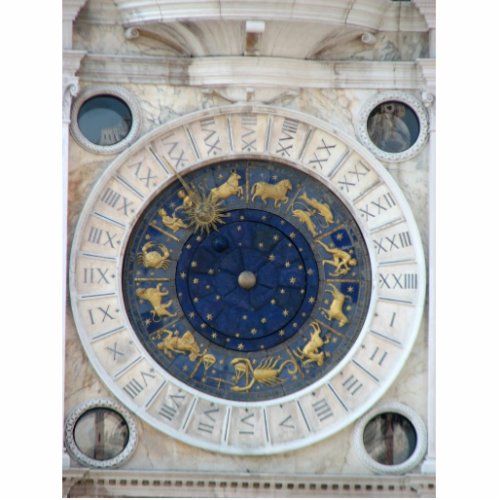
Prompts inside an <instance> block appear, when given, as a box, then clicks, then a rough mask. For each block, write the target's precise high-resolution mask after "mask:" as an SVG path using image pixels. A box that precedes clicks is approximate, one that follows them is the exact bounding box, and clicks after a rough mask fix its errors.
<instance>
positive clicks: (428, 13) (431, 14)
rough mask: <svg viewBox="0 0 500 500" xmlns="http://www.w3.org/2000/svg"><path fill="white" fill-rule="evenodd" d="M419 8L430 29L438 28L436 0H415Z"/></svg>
mask: <svg viewBox="0 0 500 500" xmlns="http://www.w3.org/2000/svg"><path fill="white" fill-rule="evenodd" d="M413 3H414V4H415V5H416V6H417V9H418V10H419V11H420V13H421V14H422V15H423V16H424V18H425V21H426V23H427V26H428V27H429V29H435V28H436V0H413Z"/></svg>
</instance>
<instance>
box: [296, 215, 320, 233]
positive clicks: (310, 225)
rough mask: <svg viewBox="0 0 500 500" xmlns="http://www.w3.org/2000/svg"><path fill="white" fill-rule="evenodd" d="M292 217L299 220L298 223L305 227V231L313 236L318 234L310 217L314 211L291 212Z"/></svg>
mask: <svg viewBox="0 0 500 500" xmlns="http://www.w3.org/2000/svg"><path fill="white" fill-rule="evenodd" d="M292 215H293V216H294V217H295V218H297V219H299V221H300V222H302V223H303V224H305V225H306V227H307V229H308V230H309V232H310V233H311V234H312V235H313V236H316V235H317V234H318V231H317V230H316V225H315V224H314V222H313V221H312V219H311V216H313V215H314V210H311V211H310V210H307V211H306V210H299V209H297V210H293V211H292Z"/></svg>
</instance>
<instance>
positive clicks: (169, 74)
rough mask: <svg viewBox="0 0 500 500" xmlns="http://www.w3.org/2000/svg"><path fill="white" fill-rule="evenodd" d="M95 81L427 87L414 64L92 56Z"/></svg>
mask: <svg viewBox="0 0 500 500" xmlns="http://www.w3.org/2000/svg"><path fill="white" fill-rule="evenodd" d="M79 75H80V78H81V79H82V80H85V81H88V82H94V83H105V82H109V83H111V82H113V83H132V84H152V85H158V84H163V85H186V86H198V87H214V88H217V87H223V86H229V85H233V86H241V87H244V88H247V87H281V88H283V87H286V88H337V89H349V88H355V89H394V88H398V89H422V88H424V86H425V81H424V79H423V77H422V73H421V71H420V70H419V67H418V65H417V64H416V63H414V62H392V61H391V62H386V61H382V62H372V61H335V62H325V61H321V62H319V61H304V60H302V59H288V58H276V57H209V58H203V57H200V58H176V57H155V56H133V55H127V56H120V55H115V54H113V55H111V54H110V55H107V54H89V55H87V57H86V58H85V60H84V61H83V63H82V68H81V71H80V72H79Z"/></svg>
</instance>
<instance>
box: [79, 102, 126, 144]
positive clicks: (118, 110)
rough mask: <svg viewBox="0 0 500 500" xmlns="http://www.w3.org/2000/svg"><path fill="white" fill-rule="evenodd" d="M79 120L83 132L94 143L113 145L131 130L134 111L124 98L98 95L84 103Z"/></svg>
mask: <svg viewBox="0 0 500 500" xmlns="http://www.w3.org/2000/svg"><path fill="white" fill-rule="evenodd" d="M77 120H78V127H79V128H80V131H81V133H82V134H83V135H84V136H85V137H86V138H87V139H88V140H89V141H90V142H91V143H92V144H96V145H98V146H112V145H114V144H117V143H118V142H120V141H121V140H123V139H124V138H125V137H127V135H128V133H129V132H130V129H131V127H132V112H131V111H130V108H129V107H128V106H127V104H126V103H125V102H124V101H123V100H122V99H119V98H118V97H115V96H112V95H98V96H94V97H91V98H90V99H88V100H87V101H85V102H84V103H83V104H82V106H81V107H80V109H79V111H78V118H77Z"/></svg>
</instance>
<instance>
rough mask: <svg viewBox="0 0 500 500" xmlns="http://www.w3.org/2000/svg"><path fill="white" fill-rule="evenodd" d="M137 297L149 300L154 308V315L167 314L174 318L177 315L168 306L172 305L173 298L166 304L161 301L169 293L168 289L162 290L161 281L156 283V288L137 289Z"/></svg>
mask: <svg viewBox="0 0 500 500" xmlns="http://www.w3.org/2000/svg"><path fill="white" fill-rule="evenodd" d="M135 293H136V295H137V297H139V299H141V300H147V301H148V302H149V303H150V304H151V306H152V307H153V309H152V310H151V312H152V313H153V316H157V317H160V316H167V317H168V318H173V317H174V316H177V313H176V312H174V313H171V312H170V311H169V310H168V308H169V307H170V306H171V305H172V300H169V301H168V302H167V303H166V304H162V303H161V301H162V300H163V297H166V296H167V295H168V290H167V291H166V292H162V291H161V283H158V285H156V288H138V289H137V290H136V291H135Z"/></svg>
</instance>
